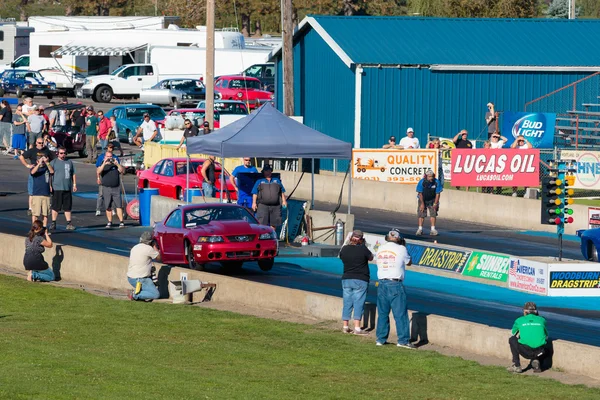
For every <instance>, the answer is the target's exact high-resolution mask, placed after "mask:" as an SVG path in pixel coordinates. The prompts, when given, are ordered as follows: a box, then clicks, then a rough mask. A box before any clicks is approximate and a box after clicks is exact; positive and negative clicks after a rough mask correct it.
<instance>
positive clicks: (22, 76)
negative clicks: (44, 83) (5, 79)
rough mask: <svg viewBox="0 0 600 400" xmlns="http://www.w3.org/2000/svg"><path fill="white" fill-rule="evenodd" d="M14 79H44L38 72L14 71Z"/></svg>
mask: <svg viewBox="0 0 600 400" xmlns="http://www.w3.org/2000/svg"><path fill="white" fill-rule="evenodd" d="M14 78H15V79H25V78H33V79H38V80H43V79H44V78H43V77H42V75H40V73H39V72H35V71H15V76H14Z"/></svg>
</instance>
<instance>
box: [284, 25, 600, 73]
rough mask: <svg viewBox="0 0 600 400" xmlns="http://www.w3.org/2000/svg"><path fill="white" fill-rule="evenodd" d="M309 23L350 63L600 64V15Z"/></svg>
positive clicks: (555, 65)
mask: <svg viewBox="0 0 600 400" xmlns="http://www.w3.org/2000/svg"><path fill="white" fill-rule="evenodd" d="M309 28H312V29H314V30H315V31H317V32H318V33H319V35H320V36H321V37H322V38H323V40H324V41H325V42H326V43H327V44H328V45H329V46H330V47H331V48H332V49H333V50H334V51H335V52H336V53H337V54H338V56H340V58H341V59H342V60H343V61H344V62H345V63H346V64H347V65H348V66H350V65H352V64H363V65H378V64H381V65H415V66H418V65H423V66H433V65H437V66H444V65H446V66H462V67H464V68H465V69H472V68H471V67H472V66H506V67H573V66H576V67H597V66H600V60H599V58H598V54H600V41H598V40H597V38H598V37H600V20H589V19H588V20H560V19H491V18H485V19H483V18H481V19H479V18H477V19H476V18H424V17H341V16H309V17H307V18H305V19H304V20H303V21H302V23H301V24H300V26H299V29H298V31H297V33H296V35H301V34H302V32H303V31H305V30H306V29H309ZM278 52H279V48H278V49H275V50H274V52H273V55H275V54H277V53H278ZM440 69H443V68H440ZM519 69H523V68H519Z"/></svg>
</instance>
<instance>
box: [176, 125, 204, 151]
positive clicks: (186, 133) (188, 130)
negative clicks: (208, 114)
mask: <svg viewBox="0 0 600 400" xmlns="http://www.w3.org/2000/svg"><path fill="white" fill-rule="evenodd" d="M183 124H184V125H185V129H184V130H183V136H182V137H181V140H180V141H179V146H177V150H179V149H180V148H181V146H183V142H185V143H186V146H187V140H188V139H189V138H191V137H195V136H198V133H199V131H198V128H197V127H196V125H194V124H192V121H190V119H189V118H186V119H185V121H183Z"/></svg>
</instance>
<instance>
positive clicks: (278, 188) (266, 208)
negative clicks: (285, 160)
mask: <svg viewBox="0 0 600 400" xmlns="http://www.w3.org/2000/svg"><path fill="white" fill-rule="evenodd" d="M262 173H263V176H264V178H262V179H259V180H257V181H256V182H255V183H254V187H253V188H252V209H253V210H254V211H255V212H256V218H257V219H258V222H259V223H260V224H261V225H269V226H271V227H272V228H273V229H275V228H276V227H277V226H279V225H281V207H282V206H283V207H284V208H287V200H286V198H285V188H284V187H283V184H282V183H281V180H279V178H274V177H273V167H271V166H270V165H269V164H266V165H265V166H264V167H263V170H262Z"/></svg>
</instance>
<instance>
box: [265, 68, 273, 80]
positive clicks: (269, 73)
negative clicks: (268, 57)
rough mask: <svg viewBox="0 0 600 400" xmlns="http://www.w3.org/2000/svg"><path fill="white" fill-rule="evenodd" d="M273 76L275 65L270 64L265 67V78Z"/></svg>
mask: <svg viewBox="0 0 600 400" xmlns="http://www.w3.org/2000/svg"><path fill="white" fill-rule="evenodd" d="M274 76H275V67H274V66H272V65H269V66H268V67H265V78H272V77H274Z"/></svg>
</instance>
